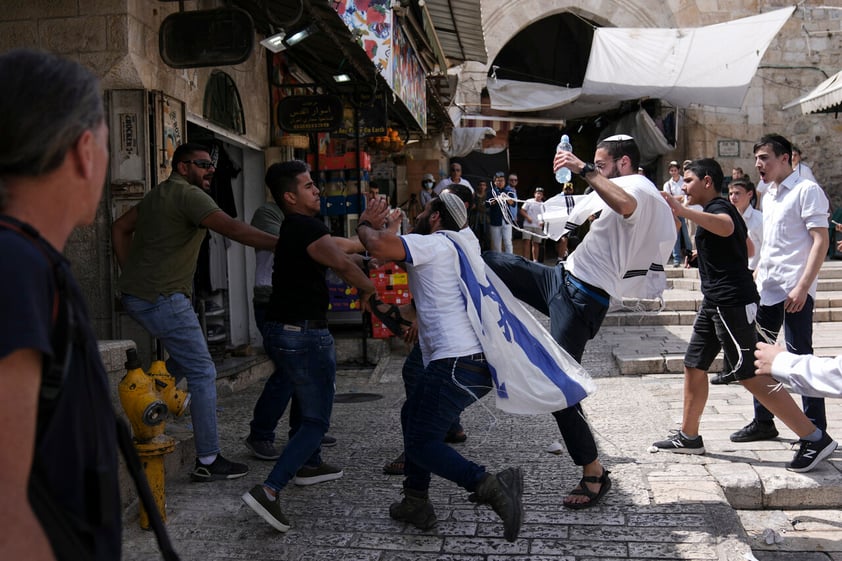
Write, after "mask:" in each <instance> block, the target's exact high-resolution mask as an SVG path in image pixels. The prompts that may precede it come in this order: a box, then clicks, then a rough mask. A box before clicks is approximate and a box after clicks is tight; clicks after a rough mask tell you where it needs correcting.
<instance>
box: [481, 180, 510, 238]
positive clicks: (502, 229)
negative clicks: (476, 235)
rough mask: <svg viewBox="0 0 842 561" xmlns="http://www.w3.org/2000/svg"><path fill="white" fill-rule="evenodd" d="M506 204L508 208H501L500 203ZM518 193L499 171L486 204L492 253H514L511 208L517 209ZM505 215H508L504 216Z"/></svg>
mask: <svg viewBox="0 0 842 561" xmlns="http://www.w3.org/2000/svg"><path fill="white" fill-rule="evenodd" d="M498 197H500V200H502V201H503V202H505V205H504V206H506V208H505V209H504V208H501V204H500V202H499V201H498ZM516 199H517V191H515V190H514V189H513V188H512V187H511V186H510V185H506V174H505V173H503V172H502V171H498V172H496V173H495V174H494V183H493V184H492V186H491V192H490V193H489V194H488V198H487V199H486V201H485V204H486V205H487V206H488V230H489V236H490V240H489V243H490V245H491V249H492V251H503V252H505V253H513V252H514V250H513V249H512V223H513V222H514V219H513V217H514V215H513V214H512V211H511V210H509V208H510V207H515V208H517V206H516V205H517V203H516ZM503 213H507V214H506V215H504V214H503Z"/></svg>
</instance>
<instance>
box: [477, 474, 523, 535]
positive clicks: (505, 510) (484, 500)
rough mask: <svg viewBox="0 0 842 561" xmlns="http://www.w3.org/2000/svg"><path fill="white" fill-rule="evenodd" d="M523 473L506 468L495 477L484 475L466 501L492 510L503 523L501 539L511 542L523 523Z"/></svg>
mask: <svg viewBox="0 0 842 561" xmlns="http://www.w3.org/2000/svg"><path fill="white" fill-rule="evenodd" d="M521 495H523V472H521V470H520V468H508V469H504V470H503V471H501V472H499V473H498V474H496V475H491V474H490V473H487V474H485V476H484V477H483V479H482V481H480V483H479V485H478V486H477V490H476V492H474V493H471V495H470V496H468V500H470V501H471V502H474V503H478V504H486V505H489V506H491V508H493V509H494V512H496V513H497V516H499V517H500V520H502V521H503V537H504V538H506V541H510V542H513V541H515V540H516V539H517V536H518V534H519V533H520V524H521V522H522V521H523V504H522V503H521Z"/></svg>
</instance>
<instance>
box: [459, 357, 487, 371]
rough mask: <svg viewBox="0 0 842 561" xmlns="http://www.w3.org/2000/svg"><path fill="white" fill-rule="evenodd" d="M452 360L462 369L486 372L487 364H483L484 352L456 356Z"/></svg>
mask: <svg viewBox="0 0 842 561" xmlns="http://www.w3.org/2000/svg"><path fill="white" fill-rule="evenodd" d="M451 360H453V362H455V363H459V368H461V369H463V370H467V371H468V372H478V373H480V374H485V373H487V372H488V364H485V362H486V361H485V353H474V354H472V355H467V356H457V357H456V358H454V359H451ZM465 361H471V362H482V363H483V364H471V363H470V362H465Z"/></svg>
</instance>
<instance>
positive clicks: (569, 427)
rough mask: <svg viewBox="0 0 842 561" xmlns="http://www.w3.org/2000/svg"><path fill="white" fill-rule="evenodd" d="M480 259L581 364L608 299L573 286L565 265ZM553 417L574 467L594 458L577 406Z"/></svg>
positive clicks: (494, 256)
mask: <svg viewBox="0 0 842 561" xmlns="http://www.w3.org/2000/svg"><path fill="white" fill-rule="evenodd" d="M482 258H483V259H484V260H485V263H486V264H487V265H488V266H489V267H491V269H492V270H493V271H494V272H495V273H496V274H497V276H499V277H500V280H502V281H503V283H505V285H506V286H507V287H508V288H509V290H511V291H512V294H513V295H514V296H515V298H517V299H519V300H522V301H523V302H526V303H527V304H529V305H530V306H532V307H533V308H535V309H537V310H538V311H539V312H541V313H542V314H545V315H548V316H549V317H550V334H551V335H552V336H553V339H555V340H556V342H558V344H559V345H561V347H562V348H563V349H564V350H565V351H567V352H568V354H570V356H572V357H573V358H574V359H575V360H576V361H577V362H582V355H583V354H584V352H585V345H586V344H587V342H588V341H589V340H591V339H593V338H594V336H595V335H596V333H597V331H599V328H600V326H601V325H602V321H603V320H604V319H605V314H606V313H607V312H608V304H607V295H606V294H605V293H604V292H603V291H601V290H600V289H598V288H596V287H590V288H587V287H585V288H584V289H583V288H581V282H579V283H578V284H579V285H580V286H577V285H576V284H575V283H574V281H573V280H571V278H570V277H571V275H570V274H569V273H568V272H567V270H566V269H565V268H564V265H556V266H555V267H547V266H546V265H542V264H541V263H531V262H529V261H527V260H526V259H524V258H523V257H520V256H518V255H509V254H506V253H498V252H494V251H486V252H485V253H483V254H482ZM597 291H599V292H597ZM553 417H555V419H556V423H557V424H558V428H559V431H561V436H562V438H564V442H565V444H566V445H567V451H568V452H570V456H571V458H573V462H574V463H575V464H576V465H579V466H582V465H586V464H589V463H591V462H593V461H594V460H596V459H597V457H598V452H597V449H596V441H595V440H594V437H593V434H592V433H591V429H590V427H589V426H588V422H587V421H586V420H585V418H584V414H583V413H582V406H581V404H579V403H577V404H576V405H574V406H572V407H568V408H566V409H562V410H561V411H556V412H554V413H553Z"/></svg>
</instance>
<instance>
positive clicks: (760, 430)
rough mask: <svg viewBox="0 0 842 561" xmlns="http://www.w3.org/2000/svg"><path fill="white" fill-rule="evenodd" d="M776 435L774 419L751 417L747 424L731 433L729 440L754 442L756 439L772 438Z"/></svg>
mask: <svg viewBox="0 0 842 561" xmlns="http://www.w3.org/2000/svg"><path fill="white" fill-rule="evenodd" d="M776 436H778V429H776V428H775V423H774V421H758V420H757V419H753V420H752V421H751V422H750V423H749V424H747V425H746V426H744V427H743V428H741V429H740V430H738V431H737V432H735V433H734V434H732V435H731V442H756V441H758V440H772V439H773V438H775V437H776Z"/></svg>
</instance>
